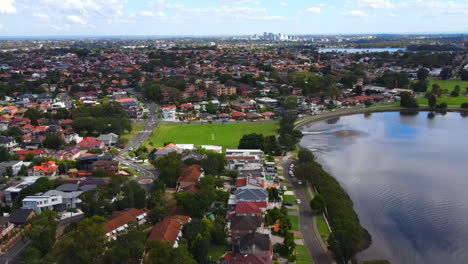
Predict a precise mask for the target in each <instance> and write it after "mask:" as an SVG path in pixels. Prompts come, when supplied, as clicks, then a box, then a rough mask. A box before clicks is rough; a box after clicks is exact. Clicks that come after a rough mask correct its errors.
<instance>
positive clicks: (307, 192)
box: [305, 188, 312, 202]
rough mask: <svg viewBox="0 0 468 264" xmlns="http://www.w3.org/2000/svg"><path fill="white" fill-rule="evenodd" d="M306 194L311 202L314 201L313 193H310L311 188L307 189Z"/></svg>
mask: <svg viewBox="0 0 468 264" xmlns="http://www.w3.org/2000/svg"><path fill="white" fill-rule="evenodd" d="M305 194H306V198H307V201H309V202H310V201H312V194H311V193H310V191H309V188H307V189H306V192H305Z"/></svg>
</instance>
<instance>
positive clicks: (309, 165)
mask: <svg viewBox="0 0 468 264" xmlns="http://www.w3.org/2000/svg"><path fill="white" fill-rule="evenodd" d="M314 170H315V164H314V163H313V162H305V163H299V164H297V165H296V166H295V167H294V175H295V176H296V178H297V179H299V180H303V181H307V182H310V183H313V178H312V174H313V173H312V172H313V171H314Z"/></svg>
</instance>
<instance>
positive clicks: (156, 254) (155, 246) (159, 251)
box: [144, 241, 197, 264]
mask: <svg viewBox="0 0 468 264" xmlns="http://www.w3.org/2000/svg"><path fill="white" fill-rule="evenodd" d="M148 249H149V250H148V255H147V257H146V258H145V261H144V264H167V263H172V264H196V263H197V262H196V261H195V260H194V259H193V257H192V255H191V254H190V253H189V251H188V250H187V245H185V244H181V245H179V247H177V248H173V247H172V245H171V244H170V243H168V242H161V241H152V242H150V243H149V245H148Z"/></svg>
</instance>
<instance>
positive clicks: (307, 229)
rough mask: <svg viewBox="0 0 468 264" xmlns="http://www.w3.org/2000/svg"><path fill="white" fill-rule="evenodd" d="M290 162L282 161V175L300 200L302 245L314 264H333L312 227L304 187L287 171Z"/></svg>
mask: <svg viewBox="0 0 468 264" xmlns="http://www.w3.org/2000/svg"><path fill="white" fill-rule="evenodd" d="M289 164H291V162H290V161H284V162H283V164H282V166H283V174H284V176H285V177H286V179H287V180H288V181H289V183H290V184H291V186H292V187H293V189H294V193H295V195H296V198H297V199H300V200H301V201H302V202H301V204H298V207H299V228H300V230H301V233H302V239H303V240H304V245H305V246H306V247H307V248H308V250H309V253H310V254H311V256H312V259H313V260H314V263H316V264H331V263H335V261H334V260H333V258H332V257H331V256H330V254H328V253H327V251H326V250H325V249H324V248H323V247H322V246H321V244H320V243H321V241H320V239H321V238H320V234H318V232H317V229H316V228H315V227H314V223H315V221H314V219H313V218H314V217H315V215H314V213H313V212H312V210H311V209H310V206H309V203H308V202H307V196H306V194H305V188H304V185H300V184H298V183H297V180H296V178H293V177H290V175H289V173H288V171H289Z"/></svg>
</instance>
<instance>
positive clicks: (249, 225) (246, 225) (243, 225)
mask: <svg viewBox="0 0 468 264" xmlns="http://www.w3.org/2000/svg"><path fill="white" fill-rule="evenodd" d="M228 227H229V228H228V229H230V230H231V240H232V241H233V242H237V240H238V239H240V238H241V237H242V236H243V235H246V234H249V233H253V232H255V231H258V230H261V229H262V227H263V217H261V216H257V215H255V216H234V217H233V218H231V221H230V222H229V224H228Z"/></svg>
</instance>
